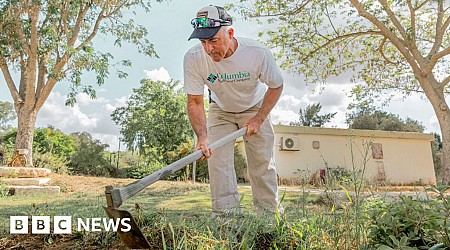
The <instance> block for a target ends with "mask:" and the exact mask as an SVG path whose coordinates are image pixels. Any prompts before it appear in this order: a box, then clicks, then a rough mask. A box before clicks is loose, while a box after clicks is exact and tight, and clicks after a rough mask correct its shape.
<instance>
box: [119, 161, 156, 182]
mask: <svg viewBox="0 0 450 250" xmlns="http://www.w3.org/2000/svg"><path fill="white" fill-rule="evenodd" d="M162 167H164V166H163V164H162V163H160V162H158V161H152V162H151V163H149V164H144V165H137V166H132V167H128V168H122V170H121V171H122V174H123V175H124V176H125V177H126V178H135V179H141V178H143V177H145V176H147V175H150V174H152V173H154V172H156V171H158V170H159V169H161V168H162Z"/></svg>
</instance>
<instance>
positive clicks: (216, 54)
mask: <svg viewBox="0 0 450 250" xmlns="http://www.w3.org/2000/svg"><path fill="white" fill-rule="evenodd" d="M222 29H223V28H222ZM222 29H221V30H219V32H217V34H216V35H215V36H214V37H212V38H210V39H200V42H201V43H202V45H203V49H204V50H205V52H206V54H208V55H209V56H210V57H211V58H212V59H213V60H214V61H215V62H220V61H222V60H223V59H224V58H227V57H229V56H231V55H232V54H233V52H234V48H233V33H234V31H233V29H232V28H229V29H228V30H227V31H226V32H224V31H223V30H222Z"/></svg>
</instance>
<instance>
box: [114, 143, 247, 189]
mask: <svg viewBox="0 0 450 250" xmlns="http://www.w3.org/2000/svg"><path fill="white" fill-rule="evenodd" d="M193 148H194V143H193V140H188V141H187V142H185V143H182V144H180V145H179V146H178V147H177V148H176V149H175V150H173V151H170V152H168V153H167V157H168V162H169V164H170V163H173V162H175V161H177V160H180V159H181V158H183V157H186V156H187V155H189V154H191V153H193ZM165 166H166V165H163V164H162V163H161V162H159V161H157V160H155V159H154V160H152V161H150V162H147V163H146V164H138V165H134V166H131V167H129V168H125V169H122V171H124V173H125V176H126V177H129V178H142V177H145V176H147V175H150V174H152V173H154V172H156V171H158V170H160V169H161V168H163V167H165ZM192 168H193V166H192V164H189V165H188V166H186V167H185V168H182V169H180V170H179V171H177V172H175V173H173V174H171V175H169V176H167V177H166V178H165V179H166V180H191V179H192V171H193V170H192ZM234 168H235V171H236V176H237V179H238V181H242V182H245V176H246V173H247V162H246V159H245V158H244V156H243V155H242V154H241V153H240V151H239V150H238V148H237V146H236V147H235V148H234ZM195 169H196V171H195V181H200V182H208V181H209V173H208V164H207V161H197V162H196V168H195Z"/></svg>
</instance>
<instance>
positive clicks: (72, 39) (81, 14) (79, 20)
mask: <svg viewBox="0 0 450 250" xmlns="http://www.w3.org/2000/svg"><path fill="white" fill-rule="evenodd" d="M90 7H91V2H90V1H88V2H87V3H86V5H85V6H84V7H83V6H80V10H79V11H78V16H77V20H76V21H75V25H74V26H73V31H72V37H70V38H69V40H68V41H67V44H68V45H69V47H71V48H73V47H74V45H75V42H76V41H77V39H78V34H79V33H80V29H81V24H82V22H83V19H84V17H85V16H86V13H87V11H88V10H89V8H90Z"/></svg>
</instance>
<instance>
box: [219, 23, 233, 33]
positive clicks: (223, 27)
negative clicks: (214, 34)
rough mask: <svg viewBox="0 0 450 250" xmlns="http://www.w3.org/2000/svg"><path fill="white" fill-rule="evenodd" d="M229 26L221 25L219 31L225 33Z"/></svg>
mask: <svg viewBox="0 0 450 250" xmlns="http://www.w3.org/2000/svg"><path fill="white" fill-rule="evenodd" d="M230 28H231V26H229V25H228V26H222V27H221V28H220V31H222V32H223V33H227V32H228V30H230Z"/></svg>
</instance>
